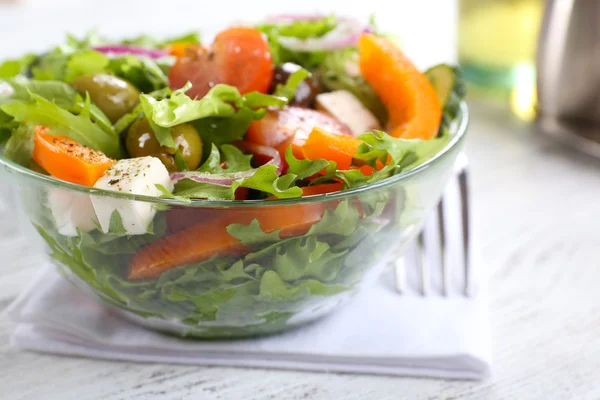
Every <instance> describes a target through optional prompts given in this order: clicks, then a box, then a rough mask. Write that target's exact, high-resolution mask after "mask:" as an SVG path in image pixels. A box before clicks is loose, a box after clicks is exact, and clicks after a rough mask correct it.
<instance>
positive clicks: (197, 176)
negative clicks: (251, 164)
mask: <svg viewBox="0 0 600 400" xmlns="http://www.w3.org/2000/svg"><path fill="white" fill-rule="evenodd" d="M255 172H256V170H255V169H250V170H248V171H242V172H231V173H227V174H209V173H207V172H198V171H186V172H175V173H173V174H171V181H172V182H173V183H174V184H175V183H177V182H179V181H180V180H182V179H191V180H193V181H194V182H200V183H211V184H213V185H220V186H231V184H232V183H233V182H234V181H237V180H238V179H243V178H250V177H251V176H252V175H254V173H255Z"/></svg>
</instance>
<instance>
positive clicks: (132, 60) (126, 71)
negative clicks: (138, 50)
mask: <svg viewBox="0 0 600 400" xmlns="http://www.w3.org/2000/svg"><path fill="white" fill-rule="evenodd" d="M165 62H166V61H163V64H159V61H157V60H151V59H149V58H148V57H143V56H134V55H131V54H127V55H124V56H121V57H114V58H111V59H110V61H109V63H108V66H107V70H108V71H109V72H112V73H113V74H115V75H116V76H118V77H120V78H123V79H125V80H126V81H128V82H130V83H131V84H132V85H134V86H135V87H137V88H138V89H140V90H141V91H142V92H146V93H147V92H151V91H154V90H159V89H162V88H165V87H168V86H169V78H168V77H167V75H166V72H165V70H167V69H168V68H169V67H170V65H171V63H166V64H164V63H165Z"/></svg>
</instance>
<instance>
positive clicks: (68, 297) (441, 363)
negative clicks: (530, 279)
mask: <svg viewBox="0 0 600 400" xmlns="http://www.w3.org/2000/svg"><path fill="white" fill-rule="evenodd" d="M450 186H452V185H450ZM446 197H448V195H446ZM447 214H448V213H447ZM430 226H437V225H436V224H434V223H433V222H431V221H430ZM428 247H429V246H428ZM449 247H450V250H455V253H456V252H457V251H458V252H459V248H457V247H460V246H456V245H453V243H452V242H450V243H449ZM450 259H452V258H450ZM407 260H408V262H409V263H410V260H411V257H407ZM409 269H410V268H409ZM393 273H394V272H393V271H392V270H391V269H390V268H388V269H387V271H386V272H385V273H384V274H383V275H382V276H381V277H380V278H379V279H378V280H377V281H376V282H375V283H374V284H372V285H370V287H369V288H365V289H364V290H363V291H362V292H360V293H358V294H357V295H356V296H354V298H353V299H352V301H351V302H350V303H349V304H347V305H346V306H344V307H343V308H342V309H340V310H339V311H337V312H335V313H333V314H332V315H330V316H328V317H325V318H324V319H322V320H319V321H317V322H315V323H312V324H309V325H307V326H304V327H301V328H298V329H295V330H292V331H289V332H286V333H283V334H279V335H272V336H266V337H261V338H253V339H242V340H233V341H196V340H182V339H178V338H175V337H172V336H166V335H163V334H160V333H157V332H153V331H150V330H146V329H144V328H141V327H139V326H137V325H135V324H132V323H131V322H129V321H126V320H124V319H121V318H120V317H119V316H118V315H116V314H114V313H113V312H112V311H110V310H109V309H107V308H105V307H103V306H102V305H100V304H98V303H96V302H94V301H92V300H90V299H89V298H88V297H87V296H86V295H85V294H83V293H82V292H81V291H79V290H78V289H76V288H75V287H73V286H71V284H70V283H69V282H67V281H66V280H64V279H63V278H62V276H61V275H60V274H59V273H58V272H57V271H56V270H55V269H54V267H52V266H50V265H48V266H44V268H43V269H42V270H41V271H40V274H39V275H38V276H37V278H36V279H35V280H34V281H33V282H32V284H31V285H30V287H29V288H27V289H26V290H25V291H24V292H23V293H22V294H21V295H20V296H19V297H18V298H17V300H16V301H15V302H14V303H13V304H12V305H11V306H10V307H9V309H8V310H7V313H8V315H9V317H10V318H11V319H12V320H13V321H14V322H15V323H16V326H15V329H14V331H13V334H12V343H13V345H15V346H16V347H18V348H21V349H27V350H33V351H40V352H46V353H54V354H67V355H77V356H86V357H95V358H103V359H113V360H130V361H139V362H167V363H182V364H197V365H226V366H247V367H268V368H286V369H297V370H310V371H331V372H334V371H335V372H358V373H373V374H391V375H410V376H427V377H439V378H463V379H483V378H486V377H488V376H489V375H490V371H491V367H490V360H491V355H490V348H491V344H490V333H489V323H488V308H487V296H486V286H485V284H484V283H483V281H482V280H481V279H479V280H478V285H477V288H478V290H477V292H476V294H475V295H473V296H471V297H468V298H467V297H463V296H461V295H460V294H458V289H456V288H458V287H459V286H460V285H456V284H455V283H456V281H457V280H456V279H451V282H454V288H455V289H456V290H454V291H453V292H451V295H450V296H449V297H447V298H444V297H441V296H440V295H437V294H433V295H431V296H428V297H421V296H419V295H417V294H416V292H414V291H412V292H409V293H406V294H404V295H402V296H400V295H398V294H397V293H396V291H395V288H394V286H393V282H394V276H393ZM461 274H462V272H461V269H460V268H454V269H453V276H454V275H457V276H461ZM411 280H413V279H412V278H411V277H410V274H409V281H411ZM433 280H435V277H433Z"/></svg>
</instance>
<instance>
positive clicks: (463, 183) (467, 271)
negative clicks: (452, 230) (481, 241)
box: [458, 168, 471, 296]
mask: <svg viewBox="0 0 600 400" xmlns="http://www.w3.org/2000/svg"><path fill="white" fill-rule="evenodd" d="M467 178H468V177H467V169H466V168H463V169H462V171H461V172H460V174H459V175H458V185H459V189H460V190H459V192H460V203H461V207H460V208H461V217H462V233H463V237H462V240H463V249H462V250H463V262H464V280H465V284H464V295H465V296H469V295H470V291H471V265H470V261H471V260H470V257H469V253H470V252H469V247H470V239H471V237H470V235H471V232H470V221H469V192H468V186H467V180H468V179H467Z"/></svg>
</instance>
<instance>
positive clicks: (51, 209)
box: [0, 104, 468, 338]
mask: <svg viewBox="0 0 600 400" xmlns="http://www.w3.org/2000/svg"><path fill="white" fill-rule="evenodd" d="M467 121H468V113H467V108H466V105H465V104H462V105H461V112H460V114H459V117H458V118H457V121H456V122H455V124H454V126H453V128H452V132H451V134H452V135H453V137H452V139H451V141H450V142H449V144H448V145H447V146H446V147H445V148H444V149H443V150H442V151H441V152H440V153H438V154H437V155H436V156H435V157H433V158H432V159H430V160H429V161H427V162H426V163H424V164H422V165H420V166H418V167H417V168H415V169H413V170H410V171H407V172H404V173H401V174H398V175H395V176H393V177H390V178H388V179H386V180H383V181H380V182H378V183H375V184H371V185H368V186H364V187H361V188H356V189H352V190H347V191H343V192H337V193H330V194H326V195H317V196H310V197H304V198H299V199H288V200H269V201H206V200H197V201H192V202H191V203H184V202H178V201H176V200H168V199H158V198H153V197H145V196H136V195H131V194H124V193H118V192H109V191H102V190H97V189H92V188H89V187H84V186H79V185H76V184H71V183H67V182H64V181H59V180H56V179H53V178H50V177H47V176H44V175H41V174H38V173H36V172H34V171H31V170H29V169H26V168H23V167H21V166H19V165H17V164H15V163H13V162H11V161H8V160H7V159H5V158H2V157H0V172H3V175H4V178H3V179H11V180H12V181H13V182H14V183H15V184H16V185H15V187H16V191H17V193H18V199H19V200H18V201H19V204H20V206H22V207H23V208H24V211H25V213H26V214H27V216H28V217H29V219H30V220H31V222H32V224H33V225H34V227H35V228H36V229H37V231H38V232H39V234H40V235H41V237H42V238H43V239H44V241H45V242H46V244H47V245H46V249H47V251H48V254H49V256H50V259H51V260H52V262H53V264H55V265H56V267H57V268H58V269H59V270H60V272H61V273H62V274H63V275H64V276H65V277H66V278H67V279H68V280H69V281H70V282H72V283H73V284H74V285H75V286H77V287H78V288H80V289H81V290H83V291H84V292H85V293H87V294H88V295H89V296H90V297H92V298H94V299H96V300H99V301H101V302H102V303H104V304H106V305H108V306H109V307H111V308H112V309H113V310H115V311H116V312H118V313H119V314H121V315H122V316H124V317H126V318H128V319H131V320H132V321H134V322H135V323H137V324H140V325H142V326H145V327H148V328H151V329H155V330H159V331H163V332H168V333H172V334H176V335H181V336H193V337H201V338H231V337H243V336H254V335H261V334H268V333H275V332H279V331H283V330H286V329H289V328H292V327H295V326H298V325H301V324H304V323H306V322H309V321H312V320H315V319H317V318H319V317H322V316H324V315H326V314H327V313H329V312H331V311H332V310H334V309H336V308H338V307H339V306H341V305H342V304H343V303H344V302H346V301H347V300H348V299H349V298H350V297H351V296H352V295H353V294H354V293H356V291H357V290H360V288H361V287H363V286H365V285H368V284H369V282H372V281H373V280H374V278H376V277H377V276H378V275H379V272H380V271H381V269H382V268H384V266H385V265H386V263H387V262H389V261H390V260H391V259H392V258H393V257H399V256H400V255H401V254H402V251H403V249H404V245H405V244H406V243H407V242H408V241H410V240H411V239H412V238H413V237H414V236H415V235H416V234H417V232H418V231H419V229H420V226H421V224H422V222H423V221H424V218H425V216H426V215H427V213H428V212H429V211H430V210H431V209H432V208H433V207H434V206H435V205H436V204H437V202H438V200H439V198H440V195H441V193H442V190H443V188H444V185H445V183H446V182H447V180H448V178H449V177H450V175H451V174H452V170H453V165H454V162H455V159H456V157H457V156H458V154H459V153H460V151H461V149H462V147H463V144H464V138H465V132H466V129H467ZM91 200H93V201H95V202H97V201H103V202H112V203H113V204H114V205H115V206H118V207H122V209H127V210H131V212H139V213H150V214H153V215H154V218H153V220H152V221H153V222H152V224H151V229H150V230H151V231H150V232H148V233H145V234H141V235H131V236H128V235H126V234H124V230H123V229H122V228H123V225H122V221H116V220H115V221H111V229H110V233H109V234H105V233H102V232H101V231H100V230H99V229H98V228H97V225H98V224H97V222H96V221H95V220H94V219H95V214H94V212H93V208H90V207H91ZM253 220H255V221H253ZM273 221H274V222H275V223H279V222H281V221H292V222H290V223H289V224H287V226H288V227H287V228H285V229H282V230H281V231H280V232H279V234H277V232H274V233H273V232H271V233H264V232H262V231H261V230H260V228H261V227H264V226H266V225H269V224H270V223H273ZM278 221H279V222H278ZM294 221H296V222H294ZM112 222H114V224H113V223H112ZM257 222H258V223H257ZM113 225H114V226H113ZM265 230H267V229H265ZM234 237H235V238H237V239H234ZM197 248H202V249H204V251H205V252H206V254H205V257H204V258H203V261H200V262H190V263H188V264H185V263H184V264H185V265H179V266H177V267H174V268H170V269H166V267H164V265H165V264H169V261H170V260H174V259H177V260H185V259H186V252H188V250H189V251H192V249H197ZM161 263H162V264H161ZM180 263H181V261H180ZM134 265H138V266H139V265H154V266H158V267H157V268H154V269H153V270H150V269H149V270H143V269H142V270H141V271H142V272H141V273H140V272H139V270H138V273H134V272H132V271H133V270H134V267H133V266H134ZM160 265H163V267H164V268H162V269H161V267H160ZM144 271H145V272H144Z"/></svg>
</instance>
